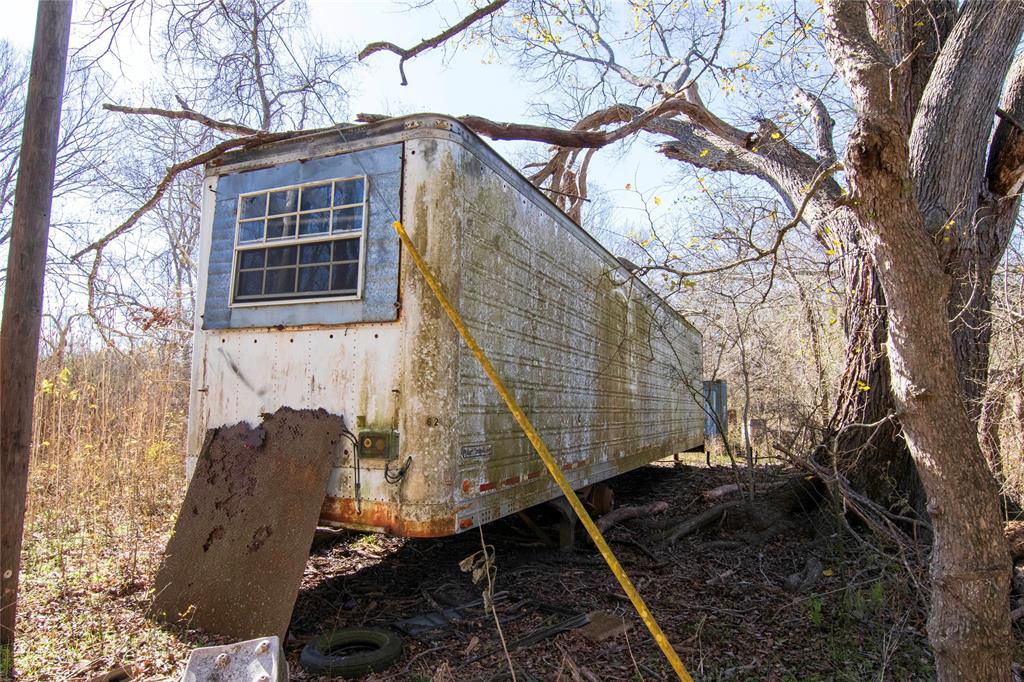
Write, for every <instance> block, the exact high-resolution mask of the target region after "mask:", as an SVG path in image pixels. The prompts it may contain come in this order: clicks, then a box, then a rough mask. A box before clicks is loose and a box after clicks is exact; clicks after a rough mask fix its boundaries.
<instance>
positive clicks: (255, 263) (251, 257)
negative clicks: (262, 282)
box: [238, 249, 266, 270]
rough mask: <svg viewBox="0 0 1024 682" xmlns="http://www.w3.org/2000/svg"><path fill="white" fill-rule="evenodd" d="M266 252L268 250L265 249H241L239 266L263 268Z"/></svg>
mask: <svg viewBox="0 0 1024 682" xmlns="http://www.w3.org/2000/svg"><path fill="white" fill-rule="evenodd" d="M265 254H266V251H265V250H263V249H256V250H254V251H240V252H239V254H238V267H239V268H240V269H242V270H251V269H253V268H262V267H263V256H264V255H265Z"/></svg>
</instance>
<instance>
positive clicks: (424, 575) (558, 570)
mask: <svg viewBox="0 0 1024 682" xmlns="http://www.w3.org/2000/svg"><path fill="white" fill-rule="evenodd" d="M688 464H694V465H696V464H697V461H694V462H690V463H688ZM699 464H700V466H691V465H684V466H673V465H672V463H670V462H664V463H657V464H655V465H652V466H648V467H645V468H642V469H639V470H637V471H634V472H631V473H629V474H626V475H624V476H622V477H620V478H619V479H617V480H616V481H615V485H614V488H615V493H616V505H617V506H622V505H632V504H647V503H649V502H652V501H655V500H664V501H666V502H668V503H669V505H670V507H669V511H667V512H666V513H664V514H661V515H658V516H654V517H646V518H640V519H635V520H632V521H628V522H626V523H625V524H623V525H620V526H617V527H615V528H613V529H612V530H610V531H609V532H608V533H607V537H608V540H609V542H610V543H611V546H612V548H613V549H614V550H615V552H616V553H617V555H618V557H619V559H620V561H621V562H622V563H623V565H624V566H625V568H626V570H627V572H628V573H629V574H630V576H631V577H632V579H633V581H634V583H635V584H636V586H637V587H638V589H639V591H640V593H641V594H642V595H643V596H644V598H645V599H646V601H647V603H648V605H649V606H650V608H651V610H652V611H653V612H654V614H655V616H656V617H657V619H658V621H659V623H660V624H661V627H662V628H663V629H664V631H665V632H666V634H667V636H668V638H669V640H670V641H671V642H672V643H673V644H674V645H675V648H676V650H677V651H678V652H679V653H680V655H681V656H682V659H683V661H684V662H685V664H686V666H687V668H688V669H689V670H690V672H691V674H692V675H693V676H694V678H696V679H698V680H707V681H711V680H785V681H794V682H795V681H797V680H800V681H814V680H927V679H932V677H933V672H932V660H931V654H930V652H929V651H928V648H927V646H926V641H925V634H924V620H923V619H924V615H923V611H922V608H921V603H920V600H919V599H918V598H917V597H916V596H915V595H914V592H913V590H912V589H911V587H910V585H909V584H908V583H909V579H908V577H907V573H906V571H905V570H903V569H902V568H901V567H900V566H899V565H898V564H897V563H896V562H895V560H894V559H891V558H888V557H886V556H884V555H883V554H881V553H879V552H877V551H874V550H871V549H869V548H867V547H865V546H863V545H860V544H857V543H856V542H855V541H854V540H853V539H851V538H850V537H848V536H846V535H844V534H843V533H841V532H838V531H837V532H835V533H833V534H831V537H829V533H827V532H826V534H825V536H824V538H823V537H822V535H821V534H820V533H819V534H818V537H817V538H814V537H812V532H811V531H807V532H789V533H787V534H785V535H782V536H779V537H777V538H774V539H772V540H770V541H768V542H767V543H766V544H764V545H761V546H752V545H750V544H748V543H747V542H745V541H743V540H741V539H739V538H740V537H741V534H740V533H739V531H726V530H724V528H717V527H712V528H708V529H705V530H704V531H701V532H699V533H697V534H694V535H692V536H689V537H686V538H683V539H681V540H680V541H678V542H677V543H675V545H674V546H668V545H666V544H663V543H660V542H659V538H658V536H659V535H660V534H661V533H663V532H664V529H665V528H667V527H670V526H672V525H674V524H675V523H678V522H679V521H681V520H683V519H686V518H690V517H692V516H693V515H694V514H696V513H699V512H700V511H702V510H703V509H705V508H707V507H708V506H710V504H711V503H708V502H706V501H704V500H703V498H702V493H703V492H705V491H707V490H709V489H711V488H714V487H716V486H718V485H722V484H724V483H731V482H734V481H735V475H736V474H735V473H734V472H733V471H732V470H731V469H729V468H728V467H710V468H706V467H704V466H703V464H704V463H703V461H702V459H701V460H700V461H699ZM759 475H760V476H761V478H763V479H766V480H765V481H762V483H767V479H769V478H770V477H771V476H774V475H778V472H775V471H774V470H772V469H769V468H764V469H763V470H760V471H759ZM539 521H541V523H542V526H544V528H545V529H546V530H547V532H548V533H549V534H550V535H552V536H553V537H556V536H557V531H556V527H555V525H554V522H555V517H554V516H548V517H545V516H544V515H543V514H541V515H540V516H539ZM168 528H169V524H168ZM483 535H484V540H485V541H486V543H487V544H489V545H492V546H493V547H494V551H495V562H496V567H497V575H496V582H495V585H494V593H495V597H496V598H495V608H496V610H497V615H498V618H499V620H500V622H501V627H502V632H503V635H504V638H505V641H506V642H507V643H508V645H509V647H510V649H511V651H510V653H509V656H510V658H511V660H512V663H513V665H514V667H515V671H516V677H517V679H518V680H520V681H523V680H558V679H562V680H662V679H666V680H667V679H674V677H673V676H672V673H671V670H670V669H669V667H668V664H667V663H666V662H665V661H664V659H663V657H662V655H661V653H660V651H659V650H658V648H657V647H656V646H655V645H654V643H653V640H652V638H651V637H650V635H649V634H648V633H647V631H646V630H645V628H644V627H643V624H642V623H641V622H640V620H639V618H638V617H637V616H636V615H635V613H634V611H633V609H632V607H631V605H630V604H629V602H628V601H627V600H626V598H625V596H624V595H623V593H622V590H621V589H620V587H619V586H618V584H617V583H616V581H615V579H614V578H613V576H612V574H611V572H610V571H609V570H608V568H607V566H606V565H605V563H604V561H603V560H602V559H601V557H600V555H599V554H598V553H597V552H596V550H595V549H594V548H593V547H592V546H590V545H589V543H588V541H587V539H586V538H585V533H584V532H583V531H582V529H580V530H579V532H578V534H577V545H576V549H575V551H573V552H571V553H564V552H560V551H559V550H558V549H557V548H551V547H547V546H544V545H543V544H542V543H541V541H540V540H539V539H538V538H537V536H536V535H534V534H533V533H531V532H530V531H529V530H528V529H527V527H526V526H525V525H524V524H523V523H522V522H521V521H519V520H517V519H515V518H514V517H513V518H511V519H505V520H503V521H500V522H496V523H493V524H489V525H488V526H486V527H485V528H484V530H483ZM165 540H166V534H164V535H163V536H159V537H155V538H148V539H146V540H145V541H140V543H139V545H138V546H136V547H134V548H132V552H133V553H134V555H136V559H135V560H136V561H137V562H138V565H139V569H138V572H137V577H136V579H134V580H128V581H125V580H123V579H121V580H119V581H118V584H111V581H110V580H106V581H105V580H104V579H103V576H104V575H105V573H104V570H105V569H104V568H103V567H104V566H106V565H107V563H110V562H116V561H117V560H118V559H117V558H116V557H99V558H97V560H96V564H95V566H94V567H93V568H92V569H89V571H85V573H84V574H83V576H84V577H83V576H79V577H78V578H77V579H75V580H70V581H69V580H67V579H66V577H65V579H64V580H63V581H55V578H54V575H55V574H54V573H52V571H53V570H54V562H56V561H58V559H59V557H54V556H52V553H48V552H47V550H46V546H45V544H42V543H41V542H39V541H37V542H35V543H32V542H30V543H29V545H30V547H31V548H32V549H31V554H30V556H28V557H27V559H26V581H25V592H24V604H25V606H24V607H23V608H24V609H25V610H24V611H23V613H24V614H25V616H24V618H23V619H22V621H21V623H20V625H21V627H20V630H21V631H22V633H23V635H24V636H23V637H22V638H21V640H20V643H19V651H18V653H17V660H19V666H20V668H21V670H22V675H23V678H24V679H33V680H35V679H40V680H64V679H81V680H86V679H93V678H94V677H95V675H97V674H99V673H101V672H105V671H107V670H109V669H111V668H116V667H118V666H122V665H123V666H124V668H125V670H126V671H127V672H130V673H131V674H133V675H134V676H135V678H136V679H147V680H155V679H168V678H172V677H173V676H175V675H177V674H180V672H181V670H182V669H183V665H184V661H185V658H186V657H187V652H188V650H189V649H190V648H192V647H195V646H202V645H206V644H210V643H216V642H217V639H216V638H211V637H209V636H206V635H203V634H202V633H199V632H194V631H181V630H175V629H168V628H164V627H162V626H158V625H156V624H154V623H153V622H151V621H149V620H148V619H147V618H146V617H145V612H146V610H147V605H148V603H149V602H150V600H151V598H152V595H151V593H150V592H149V587H150V584H151V581H152V575H153V572H154V571H155V568H156V564H157V562H158V558H159V552H160V549H162V545H163V542H164V541H165ZM480 549H481V537H480V533H479V532H478V531H477V530H476V529H474V530H473V531H472V532H468V533H464V534H462V535H460V536H457V537H453V538H446V539H441V540H403V539H398V538H389V537H385V536H379V535H372V534H370V535H367V534H356V533H351V534H349V533H346V534H342V535H341V536H339V537H338V538H336V539H334V540H332V541H328V542H327V543H322V544H319V545H315V546H314V551H313V553H312V555H311V557H310V560H309V562H308V564H307V567H306V570H305V574H304V578H303V586H302V589H301V591H300V593H299V597H298V601H297V603H296V606H295V612H294V616H293V620H292V626H291V630H290V634H289V638H288V640H287V642H286V653H287V656H288V659H289V664H290V666H291V674H292V679H295V680H317V679H319V678H317V677H315V676H311V675H309V674H307V673H306V672H305V671H303V669H302V668H301V667H300V666H299V665H298V657H299V653H300V651H301V648H302V646H303V645H304V644H305V643H306V642H307V641H309V639H311V638H313V637H315V636H317V635H319V634H322V633H324V632H327V631H330V630H332V629H334V628H339V627H351V626H363V625H366V626H375V627H377V626H379V627H391V628H394V627H396V624H397V623H399V622H400V621H402V620H404V619H407V618H410V617H415V616H420V615H424V614H436V613H437V612H439V611H442V610H444V609H445V608H447V607H449V606H454V605H462V604H466V603H470V602H473V601H474V600H478V599H479V598H480V596H481V586H480V585H476V584H474V583H473V581H472V579H471V576H470V575H469V574H468V573H465V572H463V571H462V570H461V569H460V567H459V563H460V561H462V560H463V559H465V558H466V557H469V556H471V555H473V554H474V553H476V552H478V551H480ZM810 557H815V558H817V559H818V560H819V561H820V562H821V564H820V566H821V568H820V573H821V575H820V576H817V578H818V579H817V582H816V583H815V585H814V586H813V588H812V590H810V591H806V592H799V593H798V592H792V591H788V590H787V589H785V586H784V584H785V580H786V577H787V576H789V575H791V574H794V573H798V572H800V571H803V570H804V568H805V566H806V564H807V560H808V558H810ZM47 571H49V573H47ZM90 571H91V572H90ZM118 575H122V573H118ZM47 576H48V577H47ZM592 612H603V613H604V614H606V615H608V616H610V617H612V618H617V619H621V620H623V621H624V622H625V624H626V625H627V629H626V632H625V634H619V635H616V636H611V637H609V638H607V639H604V640H602V641H599V642H594V641H591V640H589V639H587V638H586V637H585V636H584V635H583V634H581V632H580V630H578V629H573V630H569V631H566V632H562V633H560V634H554V635H551V636H546V637H543V638H541V639H540V640H539V641H536V642H535V643H532V644H530V645H528V646H519V647H517V646H516V643H517V641H519V640H521V639H523V638H525V637H528V636H529V635H531V634H534V633H536V632H537V631H538V630H540V629H542V628H545V627H547V626H550V625H552V624H556V623H562V622H565V621H567V620H569V619H571V618H572V617H574V616H576V615H579V614H587V613H592ZM448 620H449V621H450V622H444V623H443V625H442V626H441V627H438V628H436V629H434V630H431V631H427V632H420V633H417V636H410V635H408V634H406V635H404V636H403V643H404V649H403V656H402V659H401V660H400V661H399V662H398V663H397V664H395V665H394V666H393V667H392V668H390V669H388V670H387V671H384V672H381V673H377V674H375V675H371V676H369V677H367V678H366V679H367V680H376V681H380V680H417V681H424V682H425V681H428V680H429V681H437V682H442V681H447V680H458V681H467V680H481V681H484V680H502V679H511V677H510V676H508V674H507V663H506V657H505V654H504V653H503V651H502V648H501V644H500V641H499V638H498V633H497V629H496V627H495V622H494V617H493V614H491V613H490V612H487V611H485V610H484V609H483V607H481V606H474V607H469V608H466V609H463V610H462V611H460V612H459V614H458V615H457V616H455V617H450V618H449V619H448Z"/></svg>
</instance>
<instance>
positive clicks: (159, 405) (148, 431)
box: [15, 347, 190, 680]
mask: <svg viewBox="0 0 1024 682" xmlns="http://www.w3.org/2000/svg"><path fill="white" fill-rule="evenodd" d="M39 376H40V378H39V388H38V391H37V397H36V433H35V441H34V442H35V447H34V450H33V453H32V460H31V469H30V476H29V495H28V509H27V513H26V519H25V547H24V552H23V572H22V589H21V600H20V607H19V608H20V612H19V620H18V639H17V646H16V650H15V664H16V666H17V669H18V671H19V674H20V676H21V678H22V679H31V680H51V679H66V678H67V677H69V676H71V675H72V673H73V672H74V671H75V670H76V669H77V668H80V667H82V666H83V665H84V664H88V663H91V664H92V668H94V669H102V670H106V669H109V668H112V667H114V666H115V665H117V664H119V663H120V662H121V661H122V660H127V661H130V662H131V663H132V664H133V665H134V666H138V667H137V669H136V672H137V674H138V675H139V676H140V677H142V678H146V677H162V676H164V675H168V674H172V673H173V672H174V669H175V668H176V667H177V666H178V664H179V663H180V659H181V656H182V655H183V654H184V653H185V652H186V651H187V649H188V648H190V646H187V645H186V644H185V643H184V642H182V641H181V639H180V637H179V636H180V635H182V634H184V633H175V632H172V631H168V630H164V629H161V628H158V627H156V626H155V624H153V623H152V622H150V621H149V620H147V619H146V618H145V616H144V615H143V614H144V613H145V611H146V606H147V604H148V601H149V599H150V594H149V586H150V584H151V582H152V581H151V577H152V575H153V572H154V571H155V569H156V564H157V562H158V560H159V553H160V551H161V550H162V549H163V545H164V543H165V541H166V539H167V535H168V533H169V532H170V528H171V524H172V521H173V518H174V514H175V513H176V512H177V510H178V507H179V505H180V502H181V498H182V496H183V494H184V485H185V481H184V471H183V459H182V451H183V448H184V433H185V421H186V415H187V407H188V371H187V360H186V359H185V358H183V357H182V354H181V353H180V350H178V349H175V348H172V347H163V348H159V347H150V348H146V349H143V350H141V351H138V352H135V353H133V354H132V355H130V356H125V355H121V354H119V353H115V352H113V351H110V350H103V351H90V352H84V353H75V354H66V355H65V356H64V358H58V357H50V358H47V359H46V360H44V361H43V363H42V365H41V367H40V374H39Z"/></svg>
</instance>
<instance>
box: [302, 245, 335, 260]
mask: <svg viewBox="0 0 1024 682" xmlns="http://www.w3.org/2000/svg"><path fill="white" fill-rule="evenodd" d="M299 262H300V263H330V262H331V243H330V242H320V243H318V244H306V245H304V246H303V247H302V248H301V249H300V250H299Z"/></svg>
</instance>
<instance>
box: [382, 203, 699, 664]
mask: <svg viewBox="0 0 1024 682" xmlns="http://www.w3.org/2000/svg"><path fill="white" fill-rule="evenodd" d="M393 225H394V228H395V232H397V233H398V237H399V238H400V239H401V240H402V244H403V245H404V246H405V248H406V249H408V250H409V255H410V256H412V260H413V262H414V263H416V267H417V268H419V271H420V273H421V274H422V275H423V279H425V280H426V282H427V286H429V287H430V290H431V291H432V292H434V296H435V297H437V302H438V303H440V304H441V307H442V308H444V311H445V312H446V313H448V317H449V318H451V321H452V324H454V325H455V328H456V329H457V330H458V332H459V335H460V336H462V340H463V341H465V342H466V345H467V346H468V347H469V350H471V351H472V352H473V355H475V356H476V359H477V360H479V361H480V365H481V366H482V367H483V369H484V372H486V373H487V376H488V377H490V379H491V383H493V384H494V387H495V388H496V389H498V393H499V394H501V397H502V399H503V400H504V401H505V404H506V405H508V409H509V411H510V412H512V415H513V416H514V417H515V418H516V421H517V422H519V426H520V427H521V428H522V429H523V432H524V433H525V434H526V437H527V438H529V439H530V442H531V443H532V444H533V447H534V449H535V450H536V451H537V454H538V455H540V458H541V459H542V460H543V461H544V466H545V467H547V470H548V473H550V474H551V478H553V479H555V483H557V484H558V487H559V488H560V489H561V490H562V494H563V495H565V499H567V500H568V501H569V504H570V505H571V506H572V509H573V511H575V512H576V516H578V517H579V519H580V521H581V522H582V523H583V527H584V528H586V529H587V533H588V534H589V535H590V539H591V540H593V541H594V544H595V545H596V546H597V549H598V550H599V551H600V552H601V556H603V557H604V560H605V561H606V562H608V568H610V569H612V573H613V574H615V578H616V579H617V580H618V581H619V584H620V585H622V589H623V591H625V593H626V596H627V597H629V601H630V602H632V604H633V607H634V608H635V609H636V612H637V613H638V614H640V618H641V619H642V620H643V621H644V625H646V626H647V629H648V630H650V632H651V636H652V637H654V641H655V642H657V644H658V647H659V648H660V649H661V652H662V653H663V654H665V658H666V659H668V662H669V664H670V665H671V666H672V669H673V670H675V671H676V675H678V676H679V679H680V680H683V682H693V678H692V677H690V673H688V672H686V666H684V665H683V662H682V661H681V660H679V654H677V653H676V652H675V649H673V648H672V645H671V644H669V641H668V638H667V637H666V636H665V633H664V632H662V631H661V627H660V626H659V625H658V621H656V620H654V616H653V615H651V612H650V610H649V609H648V608H647V604H645V603H644V600H643V597H641V596H640V593H639V592H637V591H636V588H635V587H633V583H632V581H631V580H630V579H629V576H628V575H626V571H625V570H623V568H622V565H621V564H620V563H619V560H618V559H616V558H615V554H614V553H613V552H612V550H611V547H609V546H608V543H607V542H606V541H605V539H604V536H603V535H601V531H600V530H599V529H598V527H597V525H595V524H594V521H593V520H592V519H591V518H590V514H588V513H587V510H586V509H584V508H583V503H582V502H580V498H578V497H577V496H576V492H575V491H574V490H573V489H572V486H570V485H569V481H567V480H566V478H565V476H564V475H563V474H562V470H561V468H560V467H559V466H558V464H556V463H555V460H554V458H553V457H552V456H551V453H550V452H549V451H548V448H547V446H546V445H544V441H542V440H541V438H540V434H538V433H537V430H536V429H535V428H533V424H531V423H530V420H529V419H528V418H527V417H526V415H525V414H524V413H523V410H522V409H521V408H520V407H519V404H518V403H517V402H516V399H515V398H513V397H512V394H511V393H509V391H508V389H507V388H505V384H504V383H503V382H502V381H501V377H500V376H498V373H497V371H495V369H494V367H493V366H492V365H491V361H490V360H488V359H487V356H486V355H484V351H483V349H481V348H480V345H479V344H478V343H477V342H476V339H474V338H473V335H472V334H471V333H470V332H469V329H468V328H467V327H466V325H465V323H463V321H462V318H461V317H459V314H458V313H457V312H456V311H455V308H453V307H452V304H451V303H450V302H449V301H448V297H447V296H445V293H444V291H442V290H441V285H440V284H439V283H438V282H437V280H436V279H434V275H433V273H432V272H431V271H430V268H429V267H427V264H426V262H424V260H423V257H422V256H420V253H419V251H418V250H417V249H416V247H415V245H413V243H412V239H410V238H409V234H408V233H407V232H406V231H405V228H404V227H402V223H401V222H400V221H398V220H396V221H395V222H394V223H393Z"/></svg>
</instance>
